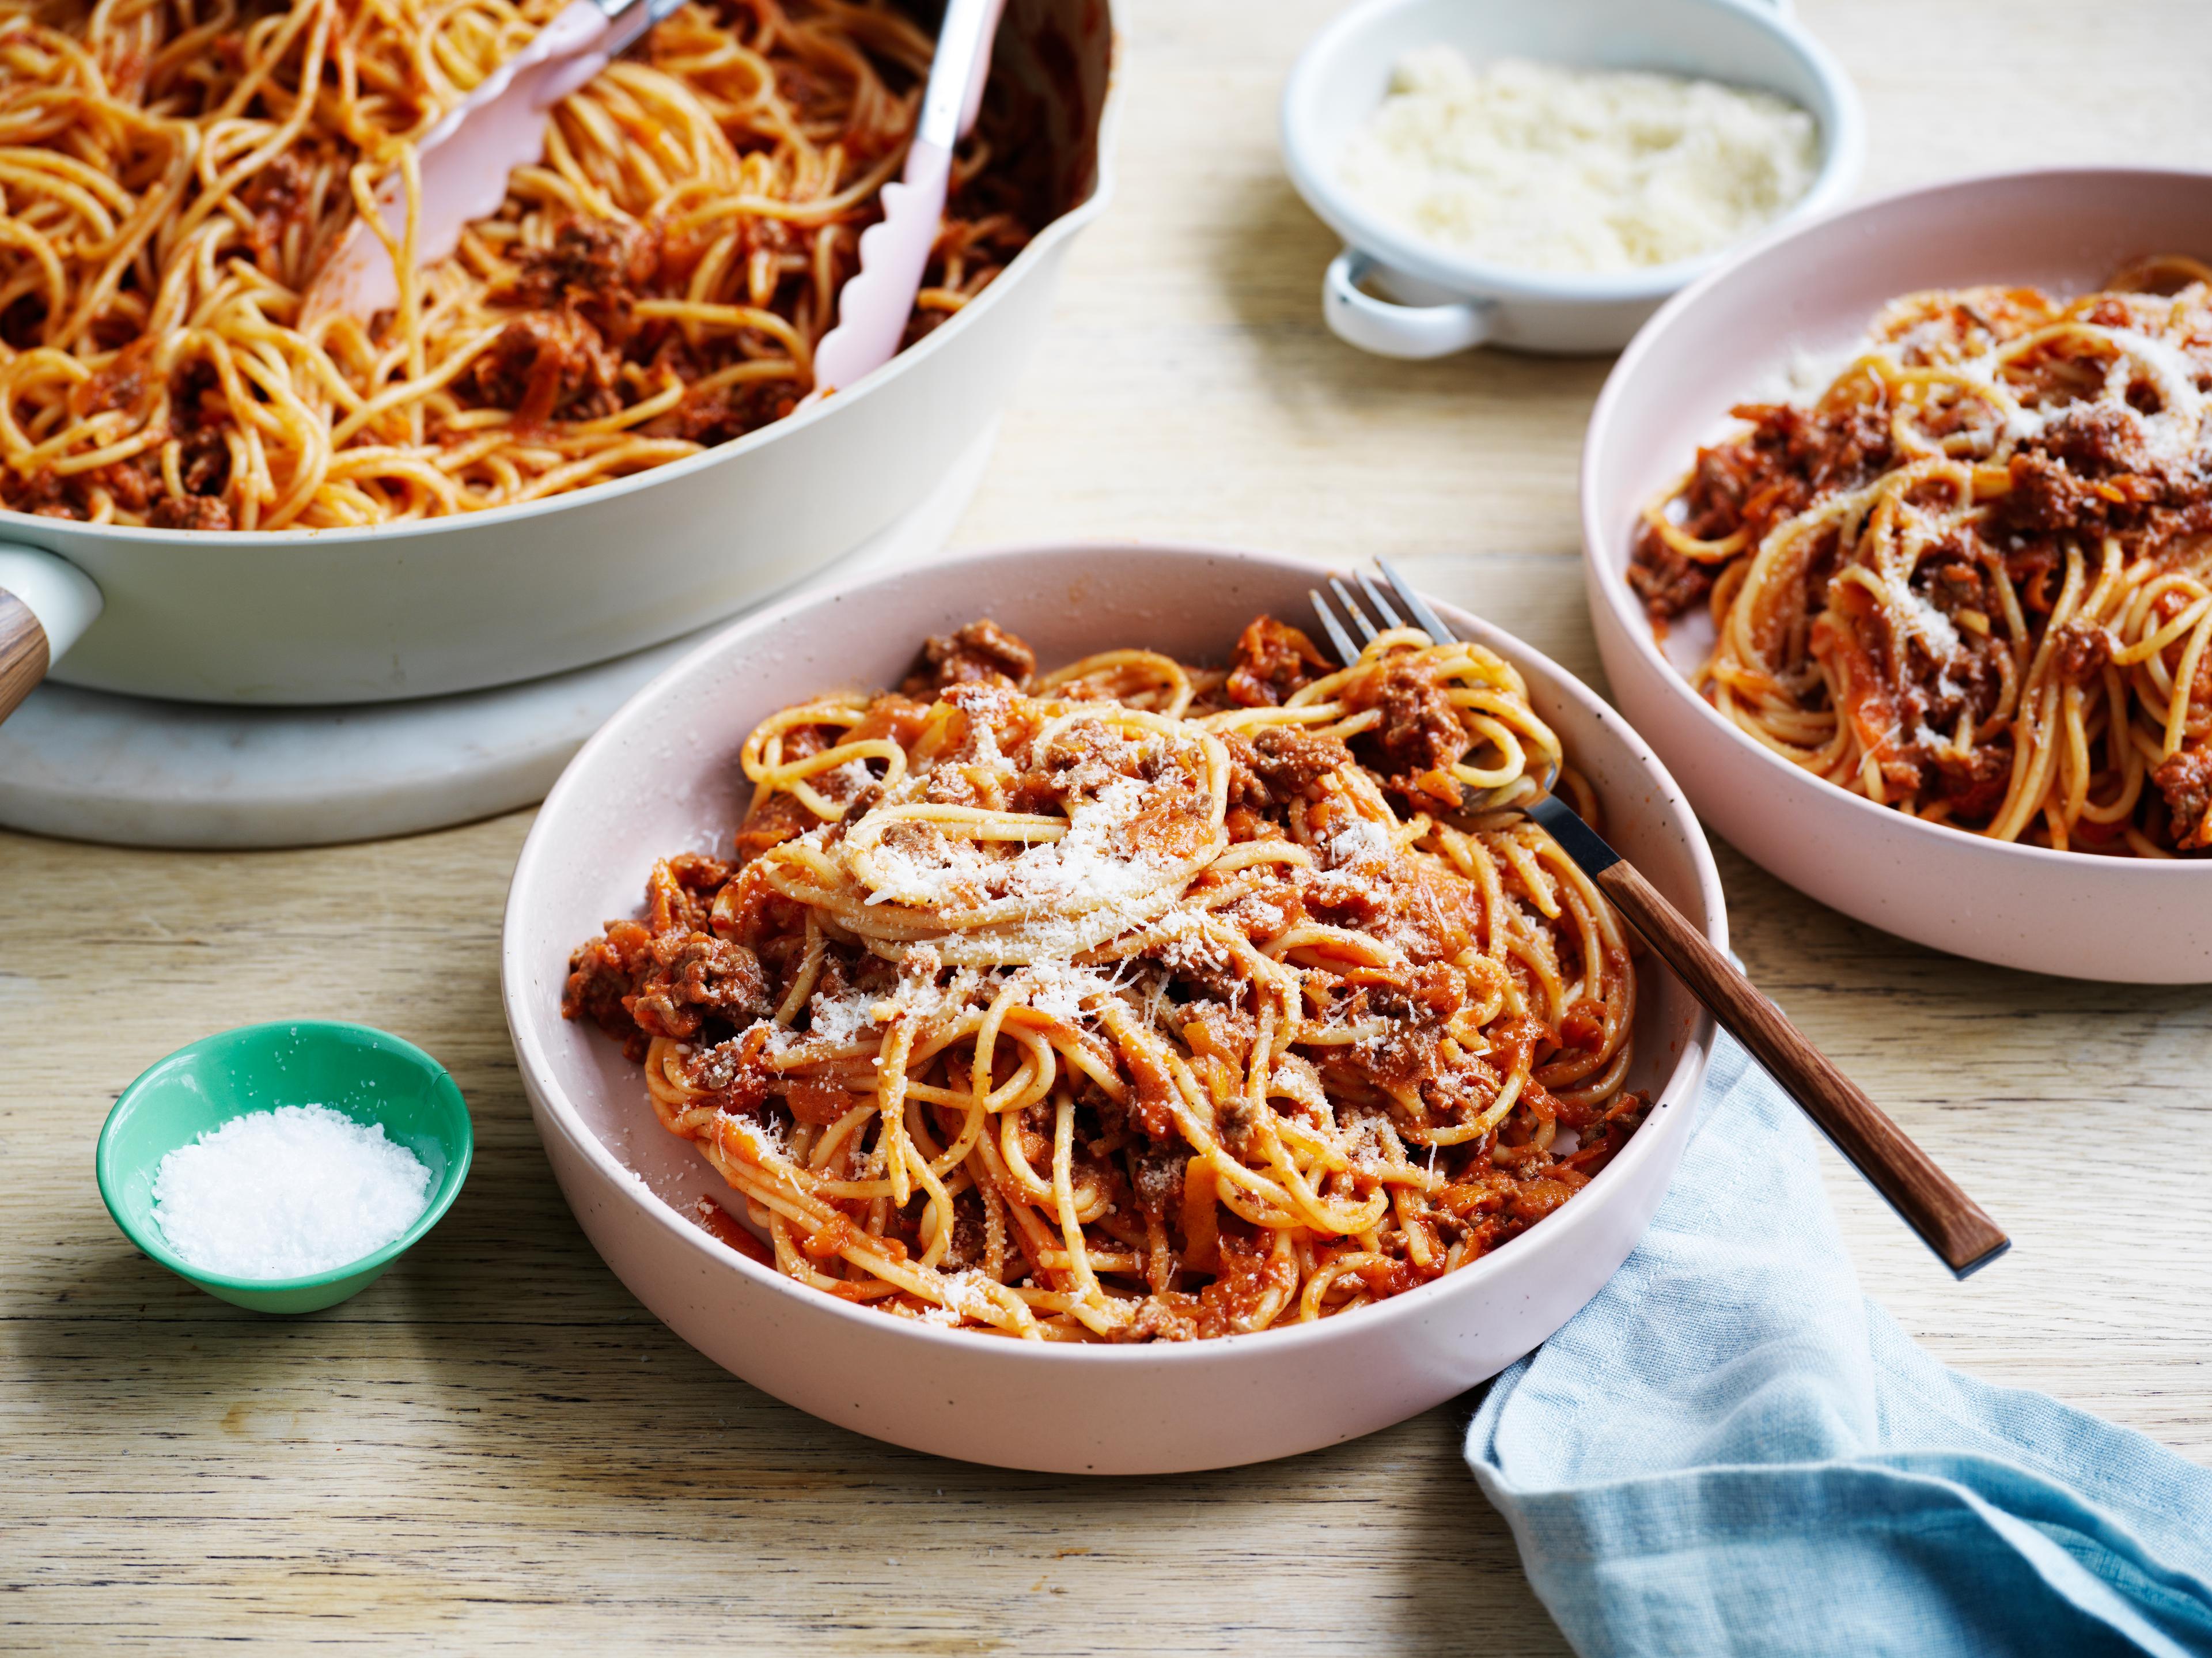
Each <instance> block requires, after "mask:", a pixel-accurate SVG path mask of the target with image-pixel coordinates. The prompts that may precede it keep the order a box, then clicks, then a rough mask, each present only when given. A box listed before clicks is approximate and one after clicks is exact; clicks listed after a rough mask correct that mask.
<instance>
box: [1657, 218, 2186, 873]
mask: <svg viewBox="0 0 2212 1658" xmlns="http://www.w3.org/2000/svg"><path fill="white" fill-rule="evenodd" d="M2209 390H2212V269H2208V268H2207V267H2206V266H2205V265H2203V264H2199V263H2197V261H2195V260H2193V259H2183V258H2153V259H2146V260H2142V261H2140V262H2138V263H2136V264H2134V265H2131V266H2130V267H2129V268H2127V269H2126V270H2123V271H2121V272H2120V273H2119V274H2118V276H2115V277H2114V278H2113V279H2112V282H2111V283H2110V284H2109V285H2108V286H2107V288H2106V289H2104V290H2102V291H2100V292H2097V293H2092V294H2086V295H2081V296H2080V297H2079V298H2075V299H2072V300H2062V299H2058V298H2054V297H2053V296H2051V295H2046V294H2044V293H2041V292H2039V291H2037V290H2035V289H2033V288H1967V289H1960V290H1955V291H1946V292H1931V293H1923V294H1916V295H1907V296H1906V297H1905V298H1902V299H1899V300H1897V301H1893V303H1892V304H1891V305H1889V306H1888V307H1887V308H1885V309H1884V310H1883V311H1882V312H1881V314H1880V315H1879V316H1877V317H1876V318H1875V321H1874V323H1873V325H1872V327H1871V329H1870V330H1869V341H1868V343H1867V345H1866V347H1865V348H1864V349H1863V350H1862V351H1860V352H1859V353H1858V354H1857V355H1856V356H1855V357H1854V358H1853V359H1852V360H1851V361H1850V364H1849V366H1848V367H1845V368H1844V370H1843V371H1842V373H1840V374H1837V375H1836V376H1835V377H1834V378H1833V379H1832V380H1831V381H1830V382H1829V383H1828V384H1827V386H1826V388H1825V389H1824V390H1822V391H1821V392H1820V393H1819V394H1818V395H1817V396H1816V397H1814V398H1812V399H1811V400H1810V401H1808V402H1803V403H1796V402H1784V403H1762V404H1746V405H1743V406H1741V407H1739V408H1738V409H1736V410H1735V415H1736V416H1738V417H1739V418H1740V419H1741V420H1742V421H1743V422H1746V423H1747V424H1746V426H1745V428H1744V429H1742V430H1741V431H1740V432H1739V433H1737V434H1735V435H1734V436H1731V437H1729V438H1728V439H1726V440H1723V441H1722V442H1720V443H1717V444H1715V445H1713V446H1711V447H1709V448H1705V449H1703V450H1700V451H1699V454H1698V457H1697V460H1696V463H1695V465H1693V466H1692V469H1691V471H1690V472H1689V473H1688V475H1687V476H1686V477H1685V478H1684V479H1683V480H1682V481H1681V482H1680V483H1678V484H1676V485H1675V486H1674V487H1673V488H1671V489H1668V491H1667V492H1666V493H1665V495H1663V496H1662V498H1661V499H1660V500H1659V501H1656V502H1654V503H1653V505H1652V506H1651V507H1650V508H1649V509H1648V510H1647V511H1646V513H1645V514H1644V522H1643V524H1642V525H1641V527H1640V530H1639V531H1638V537H1637V541H1636V545H1635V549H1634V552H1633V556H1632V562H1631V565H1630V568H1629V572H1628V579H1629V580H1630V581H1631V582H1632V584H1633V585H1634V586H1635V587H1636V589H1637V590H1638V592H1639V593H1641V594H1642V595H1643V597H1644V603H1645V606H1646V609H1647V610H1648V611H1649V612H1650V615H1651V616H1652V617H1653V619H1654V621H1655V623H1656V624H1657V625H1659V626H1660V627H1662V629H1663V628H1664V626H1665V625H1666V624H1667V623H1668V622H1669V621H1670V620H1671V619H1673V618H1674V617H1678V616H1681V615H1683V614H1685V613H1686V612H1687V611H1690V610H1692V609H1694V608H1695V607H1696V606H1698V605H1699V604H1706V605H1708V606H1709V607H1710V610H1711V616H1712V619H1713V623H1714V627H1715V629H1716V635H1717V637H1716V643H1715V646H1714V648H1713V650H1712V652H1711V655H1710V656H1709V657H1708V658H1707V659H1706V660H1705V664H1704V665H1703V667H1702V668H1701V669H1700V670H1699V671H1698V673H1697V675H1696V679H1697V683H1698V684H1699V688H1700V689H1702V691H1703V692H1704V694H1705V696H1706V697H1707V698H1708V700H1710V701H1711V702H1712V704H1713V705H1714V706H1715V707H1716V708H1718V709H1719V710H1720V711H1721V712H1722V713H1723V714H1724V715H1726V716H1727V717H1728V718H1729V720H1732V721H1733V722H1735V725H1736V726H1738V727H1740V728H1741V730H1743V731H1744V732H1747V733H1748V734H1749V735H1750V736H1751V737H1753V738H1755V739H1756V740H1758V741H1759V742H1760V743H1762V744H1765V745H1766V746H1767V747H1768V748H1770V749H1771V750H1774V751H1776V752H1777V753H1778V754H1781V755H1783V756H1786V757H1787V758H1789V759H1790V760H1791V761H1793V762H1796V764H1798V765H1800V766H1802V767H1804V768H1807V769H1808V770H1810V771H1813V772H1815V773H1817V774H1820V776H1822V777H1825V778H1826V779H1828V780H1830V781H1832V782H1834V783H1837V784H1838V785H1840V786H1844V787H1845V788H1848V789H1851V790H1854V791H1856V792H1857V793H1861V794H1863V795H1864V796H1866V797H1867V798H1868V799H1872V800H1874V801H1876V802H1878V803H1881V804H1882V805H1890V806H1893V807H1895V808H1897V809H1898V810H1899V811H1905V812H1909V813H1911V814H1913V815H1915V816H1917V817H1922V818H1925V819H1927V820H1929V821H1931V822H1936V823H1948V824H1951V825H1953V826H1954V827H1956V828H1959V829H1969V830H1972V831H1973V832H1975V833H1978V834H1981V835H1988V836H1990V837H1991V838H1993V839H1996V840H2001V841H2027V842H2031V843H2034V844H2039V845H2043V846H2047V847H2056V848H2058V849H2061V850H2074V851H2081V852H2097V853H2117V854H2122V855H2133V856H2140V857H2149V858H2165V857H2172V856H2176V855H2185V856H2186V855H2192V854H2200V853H2203V852H2205V851H2206V850H2207V849H2208V848H2212V470H2208V469H2212V425H2209V424H2208V421H2207V412H2208V407H2209V406H2212V405H2208V403H2207V392H2208V391H2209Z"/></svg>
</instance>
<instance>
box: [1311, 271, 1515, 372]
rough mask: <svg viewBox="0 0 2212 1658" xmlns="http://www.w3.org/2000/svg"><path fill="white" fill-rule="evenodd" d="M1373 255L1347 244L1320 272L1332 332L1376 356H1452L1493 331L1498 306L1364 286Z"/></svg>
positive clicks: (1325, 315) (1325, 313)
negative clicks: (1385, 295)
mask: <svg viewBox="0 0 2212 1658" xmlns="http://www.w3.org/2000/svg"><path fill="white" fill-rule="evenodd" d="M1374 268H1375V262H1374V260H1372V259H1370V258H1368V257H1367V256H1366V255H1365V254H1364V253H1362V252H1358V250H1356V249H1354V248H1349V247H1347V248H1346V249H1344V250H1343V251H1342V252H1340V253H1339V254H1338V255H1337V256H1336V257H1335V258H1333V259H1331V260H1330V261H1329V262H1328V275H1327V276H1323V277H1322V284H1321V313H1322V317H1323V318H1324V319H1326V320H1327V322H1328V329H1329V332H1331V333H1332V334H1334V335H1335V336H1336V337H1337V338H1339V339H1340V340H1342V341H1343V342H1344V343H1346V345H1356V346H1358V348H1359V349H1361V350H1362V351H1372V352H1373V353H1374V354H1375V355H1376V356H1378V357H1408V358H1416V359H1419V358H1424V357H1448V356H1449V355H1451V354H1452V353H1453V352H1455V351H1464V350H1466V349H1468V347H1469V346H1475V345H1480V344H1481V343H1483V342H1484V341H1485V340H1486V339H1488V338H1489V337H1490V322H1491V313H1492V311H1493V310H1494V309H1495V307H1493V306H1492V305H1490V304H1489V303H1487V302H1486V301H1477V300H1458V301H1453V302H1452V303H1451V304H1449V305H1399V304H1397V303H1395V301H1389V300H1378V299H1376V297H1375V296H1374V295H1372V294H1369V293H1366V292H1364V290H1363V289H1362V288H1360V286H1359V282H1360V279H1361V278H1362V277H1364V276H1366V275H1367V274H1368V273H1369V272H1370V271H1371V270H1373V269H1374Z"/></svg>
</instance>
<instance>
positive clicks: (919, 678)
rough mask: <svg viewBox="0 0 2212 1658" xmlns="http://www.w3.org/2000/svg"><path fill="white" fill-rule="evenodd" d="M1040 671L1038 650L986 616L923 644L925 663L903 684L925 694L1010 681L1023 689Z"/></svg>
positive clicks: (913, 692) (913, 693) (909, 692)
mask: <svg viewBox="0 0 2212 1658" xmlns="http://www.w3.org/2000/svg"><path fill="white" fill-rule="evenodd" d="M1035 674H1036V653H1035V652H1033V651H1031V650H1030V647H1028V646H1026V645H1024V643H1022V641H1020V640H1018V639H1017V638H1015V637H1014V636H1013V635H1012V634H1010V633H1008V632H1007V631H1006V629H1003V628H1001V627H1000V625H999V624H998V623H995V622H992V621H988V620H985V621H981V622H971V623H969V624H968V625H967V626H966V627H964V628H963V629H960V630H959V631H958V632H957V633H951V634H940V635H938V636H937V637H936V638H934V639H932V640H930V641H928V643H927V644H925V645H924V646H923V647H921V666H920V667H919V668H918V669H917V670H916V671H915V672H914V673H913V674H911V675H909V676H908V678H907V681H906V683H905V685H904V686H903V687H902V689H903V690H904V691H905V694H906V695H908V696H924V695H930V694H933V693H934V692H937V691H939V690H942V689H945V687H946V686H949V685H975V684H983V685H1006V686H1010V687H1012V688H1014V689H1020V688H1021V687H1023V686H1025V685H1027V684H1028V683H1030V678H1031V677H1032V676H1033V675H1035Z"/></svg>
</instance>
